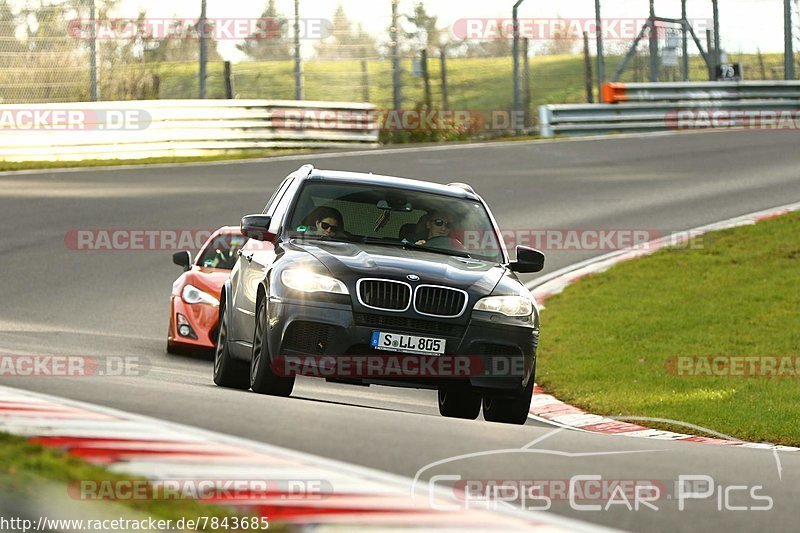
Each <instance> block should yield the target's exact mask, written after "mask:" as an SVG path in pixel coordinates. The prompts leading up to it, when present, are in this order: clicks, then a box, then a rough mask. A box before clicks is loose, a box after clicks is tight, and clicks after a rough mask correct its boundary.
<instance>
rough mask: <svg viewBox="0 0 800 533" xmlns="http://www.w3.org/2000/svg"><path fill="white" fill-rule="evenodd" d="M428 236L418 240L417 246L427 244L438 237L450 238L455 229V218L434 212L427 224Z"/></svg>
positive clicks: (441, 212) (440, 212)
mask: <svg viewBox="0 0 800 533" xmlns="http://www.w3.org/2000/svg"><path fill="white" fill-rule="evenodd" d="M425 228H426V230H427V235H422V236H421V237H422V238H418V240H417V242H416V244H426V243H427V242H428V241H429V240H431V239H435V238H436V237H449V236H450V232H451V231H452V229H453V217H452V216H450V214H448V213H445V212H443V211H434V212H433V213H431V215H430V216H429V217H428V220H427V222H426V223H425Z"/></svg>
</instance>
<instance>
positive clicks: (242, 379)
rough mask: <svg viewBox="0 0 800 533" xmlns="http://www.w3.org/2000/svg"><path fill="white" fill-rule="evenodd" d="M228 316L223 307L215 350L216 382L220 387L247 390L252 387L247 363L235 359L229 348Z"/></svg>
mask: <svg viewBox="0 0 800 533" xmlns="http://www.w3.org/2000/svg"><path fill="white" fill-rule="evenodd" d="M227 316H228V313H226V312H225V309H224V308H223V309H221V310H220V319H219V322H220V323H219V334H218V335H217V348H216V349H215V350H214V383H216V384H217V385H219V386H220V387H228V388H230V389H239V390H247V389H248V388H249V387H250V381H249V379H248V376H247V363H245V362H244V361H239V360H237V359H234V358H233V357H232V356H231V352H230V350H229V349H228V318H227Z"/></svg>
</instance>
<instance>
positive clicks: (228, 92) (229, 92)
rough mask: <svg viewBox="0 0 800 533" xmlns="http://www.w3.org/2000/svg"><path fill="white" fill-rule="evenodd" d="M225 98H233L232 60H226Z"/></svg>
mask: <svg viewBox="0 0 800 533" xmlns="http://www.w3.org/2000/svg"><path fill="white" fill-rule="evenodd" d="M224 65H225V98H227V99H228V100H233V73H232V72H231V62H230V61H225V63H224Z"/></svg>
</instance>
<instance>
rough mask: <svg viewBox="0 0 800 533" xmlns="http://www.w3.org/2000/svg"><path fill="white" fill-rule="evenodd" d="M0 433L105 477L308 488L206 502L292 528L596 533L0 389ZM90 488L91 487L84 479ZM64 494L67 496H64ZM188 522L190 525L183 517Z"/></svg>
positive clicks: (292, 455)
mask: <svg viewBox="0 0 800 533" xmlns="http://www.w3.org/2000/svg"><path fill="white" fill-rule="evenodd" d="M0 431H2V432H5V433H10V434H14V435H19V436H23V437H26V438H27V439H29V441H31V442H34V443H38V444H41V445H43V446H47V447H53V448H58V449H61V450H64V451H66V452H67V453H68V454H70V455H72V456H76V457H79V458H81V459H83V460H85V461H88V462H90V463H93V464H96V465H100V466H102V467H104V468H106V469H107V470H109V471H111V472H114V473H117V474H123V475H129V476H131V477H143V478H146V479H149V480H151V481H154V482H158V481H165V480H169V481H170V482H175V481H178V482H186V483H189V484H191V483H192V482H207V480H226V481H233V480H246V481H255V480H263V481H267V482H270V483H273V485H271V486H274V487H286V486H291V483H292V482H295V483H297V482H300V483H302V482H304V481H315V482H321V483H318V486H320V487H321V490H320V491H318V492H315V493H314V494H313V495H308V494H300V495H299V496H298V494H297V493H291V491H274V492H272V491H270V492H268V493H266V494H259V495H258V497H254V498H253V499H252V500H247V499H241V498H240V497H237V498H235V499H225V498H222V499H220V500H216V501H214V503H219V504H221V505H226V506H230V507H235V508H239V509H241V510H243V511H246V512H248V513H251V514H254V515H258V516H262V517H266V518H268V519H269V521H270V522H276V523H277V522H282V523H289V524H293V525H296V526H300V527H313V528H314V529H315V530H319V529H320V528H322V529H324V528H325V527H336V528H341V527H346V528H347V529H348V530H352V529H356V528H358V529H369V530H373V529H377V528H392V529H398V528H399V529H402V530H424V531H434V530H442V529H451V530H458V531H465V530H469V531H497V530H504V531H530V530H536V531H596V530H598V529H601V528H598V527H596V526H592V525H588V524H585V523H583V522H579V521H576V520H571V519H566V518H561V517H558V516H555V515H552V514H549V513H547V514H546V513H542V512H522V511H517V510H513V509H508V510H505V509H501V510H496V509H492V510H488V509H487V510H483V509H463V508H462V509H460V510H442V509H454V508H457V507H459V506H458V505H457V503H454V500H453V496H452V493H450V494H448V493H447V492H445V491H443V490H441V489H440V488H437V489H435V490H432V489H431V488H430V487H429V486H428V485H427V484H425V483H416V484H414V482H413V481H412V480H411V479H408V478H404V477H401V476H395V475H392V474H388V473H384V472H379V471H377V470H372V469H368V468H363V467H359V466H355V465H351V464H347V463H342V462H338V461H334V460H331V459H325V458H322V457H317V456H313V455H309V454H304V453H300V452H296V451H293V450H289V449H286V448H280V447H277V446H272V445H268V444H263V443H259V442H254V441H249V440H245V439H240V438H237V437H232V436H229V435H224V434H220V433H215V432H211V431H206V430H203V429H198V428H194V427H189V426H183V425H179V424H174V423H169V422H165V421H161V420H157V419H153V418H149V417H144V416H140V415H135V414H130V413H125V412H122V411H117V410H115V409H110V408H106V407H101V406H97V405H92V404H87V403H83V402H77V401H73V400H68V399H64V398H57V397H54V396H48V395H44V394H39V393H34V392H29V391H23V390H18V389H13V388H9V387H5V386H0ZM89 481H92V480H89ZM65 490H69V489H65ZM187 518H192V517H187Z"/></svg>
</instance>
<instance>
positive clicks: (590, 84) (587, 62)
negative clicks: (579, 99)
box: [583, 31, 594, 104]
mask: <svg viewBox="0 0 800 533" xmlns="http://www.w3.org/2000/svg"><path fill="white" fill-rule="evenodd" d="M583 75H584V78H586V101H587V102H589V103H590V104H593V103H594V81H593V80H592V56H591V55H590V54H589V32H588V31H585V32H583Z"/></svg>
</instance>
